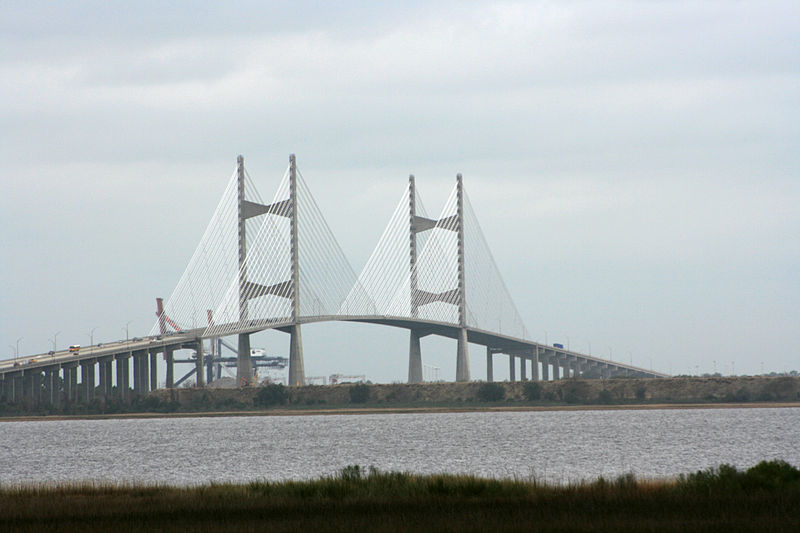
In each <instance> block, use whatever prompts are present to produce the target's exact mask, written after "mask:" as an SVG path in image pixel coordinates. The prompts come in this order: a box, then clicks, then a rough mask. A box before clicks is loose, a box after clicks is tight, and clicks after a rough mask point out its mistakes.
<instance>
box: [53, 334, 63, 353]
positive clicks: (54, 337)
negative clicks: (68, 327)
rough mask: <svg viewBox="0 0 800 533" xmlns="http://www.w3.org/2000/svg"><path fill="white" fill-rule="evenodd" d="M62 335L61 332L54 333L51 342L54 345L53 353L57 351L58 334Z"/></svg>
mask: <svg viewBox="0 0 800 533" xmlns="http://www.w3.org/2000/svg"><path fill="white" fill-rule="evenodd" d="M59 333H61V332H60V331H56V332H55V333H53V338H52V339H50V341H51V342H52V343H53V351H54V352H55V351H56V339H58V334H59Z"/></svg>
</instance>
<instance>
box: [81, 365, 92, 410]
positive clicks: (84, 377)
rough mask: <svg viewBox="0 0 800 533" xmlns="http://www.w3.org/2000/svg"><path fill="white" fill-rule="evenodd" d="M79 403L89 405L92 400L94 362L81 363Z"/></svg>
mask: <svg viewBox="0 0 800 533" xmlns="http://www.w3.org/2000/svg"><path fill="white" fill-rule="evenodd" d="M81 386H82V395H81V401H83V402H85V403H89V402H91V401H92V400H94V360H93V359H88V360H85V361H81Z"/></svg>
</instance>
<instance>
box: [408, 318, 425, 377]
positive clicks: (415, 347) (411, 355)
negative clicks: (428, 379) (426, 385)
mask: <svg viewBox="0 0 800 533" xmlns="http://www.w3.org/2000/svg"><path fill="white" fill-rule="evenodd" d="M408 382H409V383H422V349H421V347H420V338H419V333H418V332H417V331H416V330H414V329H412V330H411V331H410V333H409V340H408Z"/></svg>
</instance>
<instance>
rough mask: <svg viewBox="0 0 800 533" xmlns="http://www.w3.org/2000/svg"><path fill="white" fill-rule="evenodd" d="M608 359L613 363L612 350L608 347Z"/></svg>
mask: <svg viewBox="0 0 800 533" xmlns="http://www.w3.org/2000/svg"><path fill="white" fill-rule="evenodd" d="M608 358H609V359H610V360H611V361H613V360H614V350H612V349H611V346H609V347H608Z"/></svg>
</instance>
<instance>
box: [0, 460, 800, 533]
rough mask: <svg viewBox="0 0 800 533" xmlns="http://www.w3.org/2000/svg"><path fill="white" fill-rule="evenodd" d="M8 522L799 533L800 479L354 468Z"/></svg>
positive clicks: (124, 499) (108, 495)
mask: <svg viewBox="0 0 800 533" xmlns="http://www.w3.org/2000/svg"><path fill="white" fill-rule="evenodd" d="M0 510H2V512H1V513H0V531H75V530H80V531H84V532H94V531H110V530H113V531H115V532H117V533H124V532H132V531H193V532H222V531H379V532H383V531H386V532H388V531H530V530H536V531H597V532H604V531H759V532H763V531H798V530H800V470H798V469H797V468H795V467H792V466H791V465H788V464H786V463H783V462H779V461H773V462H763V463H759V464H758V465H756V466H754V467H752V468H750V469H748V470H746V471H739V470H737V469H735V468H733V467H730V466H724V465H723V466H721V467H719V468H717V469H713V470H707V471H702V472H698V473H696V474H692V475H689V476H684V477H681V478H678V479H675V480H668V481H643V480H637V479H635V478H634V477H633V476H632V475H626V476H622V477H620V478H617V479H614V480H604V479H600V480H597V481H593V482H585V483H579V484H573V485H567V486H550V485H546V484H541V483H537V482H536V481H534V480H524V481H523V480H488V479H481V478H476V477H470V476H449V475H433V476H418V475H411V474H405V473H396V472H391V473H382V472H377V471H375V470H368V471H364V470H363V469H362V468H360V467H357V466H350V467H347V468H345V469H344V470H342V471H341V472H340V473H339V475H337V476H333V477H328V478H323V479H318V480H313V481H304V482H291V481H284V482H274V483H271V482H253V483H250V484H245V485H224V484H222V485H210V486H203V487H195V488H175V487H113V486H93V485H59V486H40V487H12V488H8V487H6V488H0Z"/></svg>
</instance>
